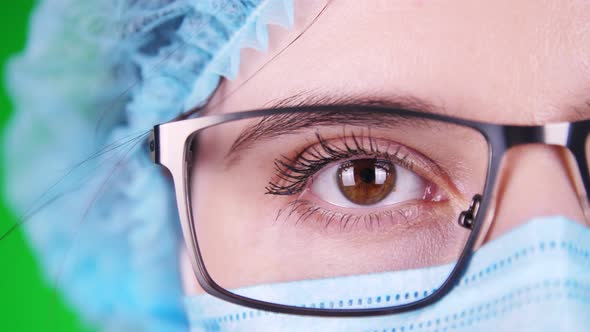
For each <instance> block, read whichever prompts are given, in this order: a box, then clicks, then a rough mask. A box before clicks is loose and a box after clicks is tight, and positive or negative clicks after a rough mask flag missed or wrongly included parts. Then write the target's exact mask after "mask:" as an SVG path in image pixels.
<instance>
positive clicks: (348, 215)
mask: <svg viewBox="0 0 590 332" xmlns="http://www.w3.org/2000/svg"><path fill="white" fill-rule="evenodd" d="M287 205H288V206H287V207H285V208H284V209H282V210H281V211H280V212H279V213H278V214H277V216H276V218H275V221H276V222H281V223H289V222H292V223H293V224H294V225H302V224H306V225H307V226H308V227H312V228H317V229H318V230H333V229H334V230H339V231H345V230H352V229H365V230H367V231H385V230H389V229H392V228H395V229H396V230H401V229H404V228H407V227H414V226H415V225H417V224H419V223H420V222H422V221H424V220H428V219H431V218H433V216H435V215H440V214H443V213H452V211H451V210H452V209H451V208H450V205H449V204H448V202H447V201H439V202H425V201H410V202H405V203H401V204H396V205H393V206H387V207H384V208H382V209H380V211H372V212H371V213H365V214H363V213H362V211H357V210H355V211H354V212H353V211H351V212H348V211H344V209H341V211H333V210H332V209H328V208H325V207H323V206H322V203H321V202H314V201H313V199H297V200H294V201H291V202H289V203H288V204H287ZM359 227H360V228H359Z"/></svg>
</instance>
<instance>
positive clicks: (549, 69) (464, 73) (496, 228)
mask: <svg viewBox="0 0 590 332" xmlns="http://www.w3.org/2000/svg"><path fill="white" fill-rule="evenodd" d="M295 4H296V8H295V13H296V20H295V23H296V24H295V28H294V29H293V30H283V29H281V28H277V27H271V28H270V49H269V51H268V52H266V53H264V54H261V53H258V52H256V51H253V50H244V51H243V52H242V63H241V67H240V73H239V75H238V77H237V78H236V79H235V80H233V81H227V80H225V81H223V82H222V84H221V86H220V87H219V89H218V90H217V92H216V93H215V95H214V96H213V98H212V100H211V102H210V104H209V107H208V108H207V110H206V111H207V112H208V113H212V114H213V113H230V112H236V111H241V110H250V109H261V108H264V107H267V106H268V105H269V104H272V103H273V102H276V101H277V100H281V99H283V98H288V97H289V96H292V95H296V94H301V93H312V94H327V95H335V96H339V95H346V94H352V95H361V96H371V97H377V98H383V99H387V98H389V97H391V96H414V97H418V98H420V99H422V100H426V101H428V102H429V103H431V104H433V105H436V106H438V107H441V108H444V110H445V113H446V114H448V115H451V116H456V117H461V118H468V119H475V120H480V121H487V122H493V123H504V124H506V123H510V124H545V123H552V122H560V121H574V120H578V119H586V118H590V106H589V105H590V104H588V100H589V98H588V97H589V95H588V91H590V57H589V56H588V55H589V54H590V2H588V1H584V0H567V1H564V0H553V1H542V0H520V1H511V0H496V1H485V2H484V1H471V0H456V1H442V0H436V1H406V0H403V1H397V0H396V1H391V0H382V1H377V0H371V1H356V0H335V1H332V2H331V3H330V5H329V6H328V7H327V9H326V10H325V12H324V13H323V14H322V15H321V17H320V18H319V19H318V20H317V22H315V23H314V24H313V26H312V27H311V28H310V29H309V30H308V31H307V32H306V33H305V34H303V36H301V38H299V39H298V40H297V41H296V42H295V43H293V44H292V45H291V46H289V47H288V48H287V49H286V50H285V51H284V52H282V53H280V55H278V56H277V57H276V58H274V60H273V61H271V62H269V61H270V60H271V59H273V57H275V56H276V55H277V54H278V53H279V52H280V51H281V50H282V49H284V48H285V46H286V45H287V44H289V43H290V42H291V41H292V40H293V39H295V38H296V37H297V36H298V35H299V34H300V33H301V32H302V31H303V30H304V29H305V27H306V26H308V25H309V22H310V21H311V20H312V19H313V17H315V16H316V15H317V13H318V12H319V11H320V10H321V8H322V7H323V6H324V2H323V1H321V2H320V1H306V0H296V1H295ZM263 66H264V67H263ZM260 68H262V69H260ZM261 91H264V93H260V92H261ZM570 158H571V157H570V155H569V153H568V152H566V151H564V150H562V149H559V148H556V147H551V146H543V145H530V146H524V147H519V148H515V149H513V150H510V151H509V152H508V153H507V155H506V156H505V158H504V160H503V164H502V168H501V170H500V172H501V174H500V179H499V181H498V183H497V187H496V195H495V197H494V202H495V206H496V208H495V214H494V215H493V216H492V215H489V216H488V218H487V223H486V228H485V230H484V232H483V234H482V237H481V239H480V242H479V245H485V243H487V242H488V241H491V240H493V239H495V238H497V237H499V236H501V235H502V234H505V233H506V232H508V231H510V230H512V229H514V228H515V227H517V226H519V225H521V224H522V223H524V222H526V221H527V220H530V219H531V218H533V217H537V216H548V215H564V216H566V217H568V218H570V219H573V220H576V221H578V222H580V223H586V218H585V211H584V207H583V204H581V203H580V202H581V201H583V200H584V199H585V198H584V197H582V198H580V197H581V196H582V194H581V193H580V192H579V190H577V189H576V184H577V181H579V174H578V173H577V169H575V168H573V169H572V168H571V160H570ZM242 235H243V233H242ZM229 236H230V237H231V236H232V235H231V234H230V235H229ZM236 237H237V235H236ZM228 240H229V241H231V240H232V239H231V238H230V239H228ZM252 246H254V245H252ZM181 261H182V266H183V271H184V272H183V279H184V283H185V289H186V292H187V293H188V294H198V293H201V292H203V291H202V290H201V289H200V287H199V286H198V285H197V283H196V280H195V278H194V274H193V272H192V269H191V267H190V266H189V265H190V263H188V260H187V258H186V254H185V253H182V254H181ZM262 268H263V267H261V269H262ZM268 268H272V266H271V267H268ZM219 269H220V271H221V272H220V273H222V272H223V267H219ZM227 272H228V274H230V275H232V271H227ZM229 278H230V279H228V280H227V282H228V283H229V284H232V285H234V286H241V285H244V284H247V282H242V283H240V282H237V281H236V282H235V283H234V282H233V281H232V280H231V277H229ZM234 281H235V280H234Z"/></svg>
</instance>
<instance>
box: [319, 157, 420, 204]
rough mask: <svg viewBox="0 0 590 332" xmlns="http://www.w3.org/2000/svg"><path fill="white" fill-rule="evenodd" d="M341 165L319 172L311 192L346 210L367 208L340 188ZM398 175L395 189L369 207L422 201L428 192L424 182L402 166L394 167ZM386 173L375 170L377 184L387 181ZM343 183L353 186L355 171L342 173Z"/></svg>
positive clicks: (350, 170)
mask: <svg viewBox="0 0 590 332" xmlns="http://www.w3.org/2000/svg"><path fill="white" fill-rule="evenodd" d="M339 167H340V164H336V165H333V166H329V167H327V168H326V169H325V170H323V171H321V172H319V173H318V174H317V175H316V176H315V177H314V179H313V182H312V183H311V186H310V190H311V192H312V193H313V194H314V195H315V196H316V197H318V198H319V199H321V200H323V201H325V202H327V203H330V204H333V205H336V206H340V207H345V208H358V207H362V208H367V207H368V206H366V205H358V204H355V203H353V202H351V201H350V200H349V199H348V198H346V196H344V194H342V191H340V188H339V187H338V169H339ZM391 167H393V168H394V169H395V172H396V174H397V178H396V185H395V189H394V190H392V191H391V192H390V193H389V194H388V195H387V196H386V197H385V198H383V199H382V200H381V201H379V202H377V203H375V204H373V205H369V206H373V207H382V206H388V205H393V204H399V203H403V202H406V201H411V200H417V199H422V198H423V197H424V193H425V191H426V184H425V182H424V180H423V179H422V178H421V177H420V176H418V175H416V174H415V173H413V172H412V171H410V170H408V169H406V168H403V167H401V166H397V165H392V166H391ZM386 176H387V174H386V172H385V170H383V169H379V168H376V169H375V182H376V183H378V184H382V183H384V182H385V179H386ZM342 181H343V184H344V185H353V184H354V183H355V181H354V171H353V168H349V169H347V170H344V171H343V172H342Z"/></svg>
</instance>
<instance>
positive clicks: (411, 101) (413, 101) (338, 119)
mask: <svg viewBox="0 0 590 332" xmlns="http://www.w3.org/2000/svg"><path fill="white" fill-rule="evenodd" d="M326 106H329V109H326V108H325V107H326ZM367 106H373V107H387V108H392V109H399V110H408V111H414V112H425V113H438V114H446V113H447V112H446V110H445V109H444V108H442V107H437V106H435V105H433V104H431V103H429V102H427V101H425V100H421V99H418V98H415V97H408V96H404V97H392V98H387V99H384V98H367V97H350V96H347V97H332V96H317V95H307V94H297V95H293V96H290V97H288V98H284V99H280V100H278V101H274V102H272V103H270V104H267V105H266V107H267V108H269V109H276V108H301V109H305V110H306V111H305V112H293V113H280V114H273V115H268V116H264V117H261V118H260V120H259V121H257V122H256V123H254V124H251V125H249V126H247V127H246V128H244V129H243V130H242V131H241V132H240V134H239V135H238V137H237V138H236V140H235V141H234V142H233V144H232V146H231V148H230V149H229V151H228V153H227V155H226V157H225V159H226V161H227V164H226V167H227V168H229V167H231V166H232V165H233V164H234V163H235V162H237V160H238V159H239V154H240V152H241V151H243V150H247V149H249V148H251V147H252V146H253V145H254V144H256V143H257V142H261V141H265V140H269V139H273V138H277V137H279V136H283V135H289V134H297V133H299V132H300V131H302V130H305V129H310V128H316V127H325V126H334V125H351V126H367V127H369V128H394V127H399V126H401V125H405V126H411V127H415V128H424V127H425V126H426V127H429V126H430V124H431V122H430V121H428V120H426V119H421V118H416V117H411V118H410V117H404V116H402V115H399V114H395V113H375V112H370V111H369V112H366V111H363V112H355V111H354V109H355V108H358V109H359V110H361V109H363V107H367Z"/></svg>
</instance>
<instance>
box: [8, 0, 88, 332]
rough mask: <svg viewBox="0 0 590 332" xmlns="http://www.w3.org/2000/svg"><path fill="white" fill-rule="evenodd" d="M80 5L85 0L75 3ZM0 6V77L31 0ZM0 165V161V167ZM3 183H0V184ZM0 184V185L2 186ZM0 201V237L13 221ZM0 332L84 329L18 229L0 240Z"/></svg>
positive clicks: (20, 39)
mask: <svg viewBox="0 0 590 332" xmlns="http://www.w3.org/2000/svg"><path fill="white" fill-rule="evenodd" d="M80 1H86V0H80ZM3 2H4V3H3V4H2V6H0V18H1V19H0V36H1V38H0V40H1V47H0V76H1V77H2V78H4V77H5V73H6V71H5V64H6V61H7V60H8V59H9V58H10V57H11V56H13V55H14V54H16V53H18V52H20V51H22V49H23V48H24V45H25V41H26V32H27V26H28V19H29V15H30V14H31V10H32V9H33V6H34V3H35V2H34V1H32V0H12V1H7V0H4V1H3ZM3 81H4V79H2V84H1V85H0V131H1V132H3V131H4V128H5V127H6V123H7V121H8V120H9V118H10V116H11V114H12V104H11V102H10V99H9V97H8V96H7V95H6V93H7V92H6V87H5V86H4V84H3V83H4V82H3ZM1 165H3V163H1V162H0V167H1ZM2 174H3V172H2ZM1 181H2V183H3V181H4V180H3V179H2V180H1ZM2 183H0V186H2ZM3 192H4V190H2V194H1V195H2V196H1V197H0V234H3V233H4V232H5V231H6V230H7V229H8V228H10V227H11V226H12V225H13V224H14V223H16V222H17V219H16V218H15V217H14V215H13V214H11V212H10V211H9V210H8V208H7V207H6V204H5V203H4V202H5V197H4V193H3ZM0 258H1V261H0V264H1V265H0V331H6V332H9V331H10V332H12V331H16V332H20V331H88V330H89V329H88V328H87V327H84V325H83V323H82V322H81V320H80V318H79V317H77V316H76V314H75V313H74V311H73V310H72V309H71V308H68V307H67V305H66V304H65V302H64V300H63V299H62V298H61V296H60V295H59V294H57V293H56V291H55V290H53V289H52V288H51V287H50V285H49V283H48V282H46V280H45V279H44V278H43V273H42V271H41V269H40V267H39V266H38V263H37V262H36V260H35V257H34V254H33V253H32V252H31V249H30V247H29V245H28V243H27V241H26V238H25V237H24V235H23V233H22V232H21V231H20V230H17V231H16V232H13V233H12V234H11V235H10V236H8V237H7V238H5V239H4V240H2V241H0Z"/></svg>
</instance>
